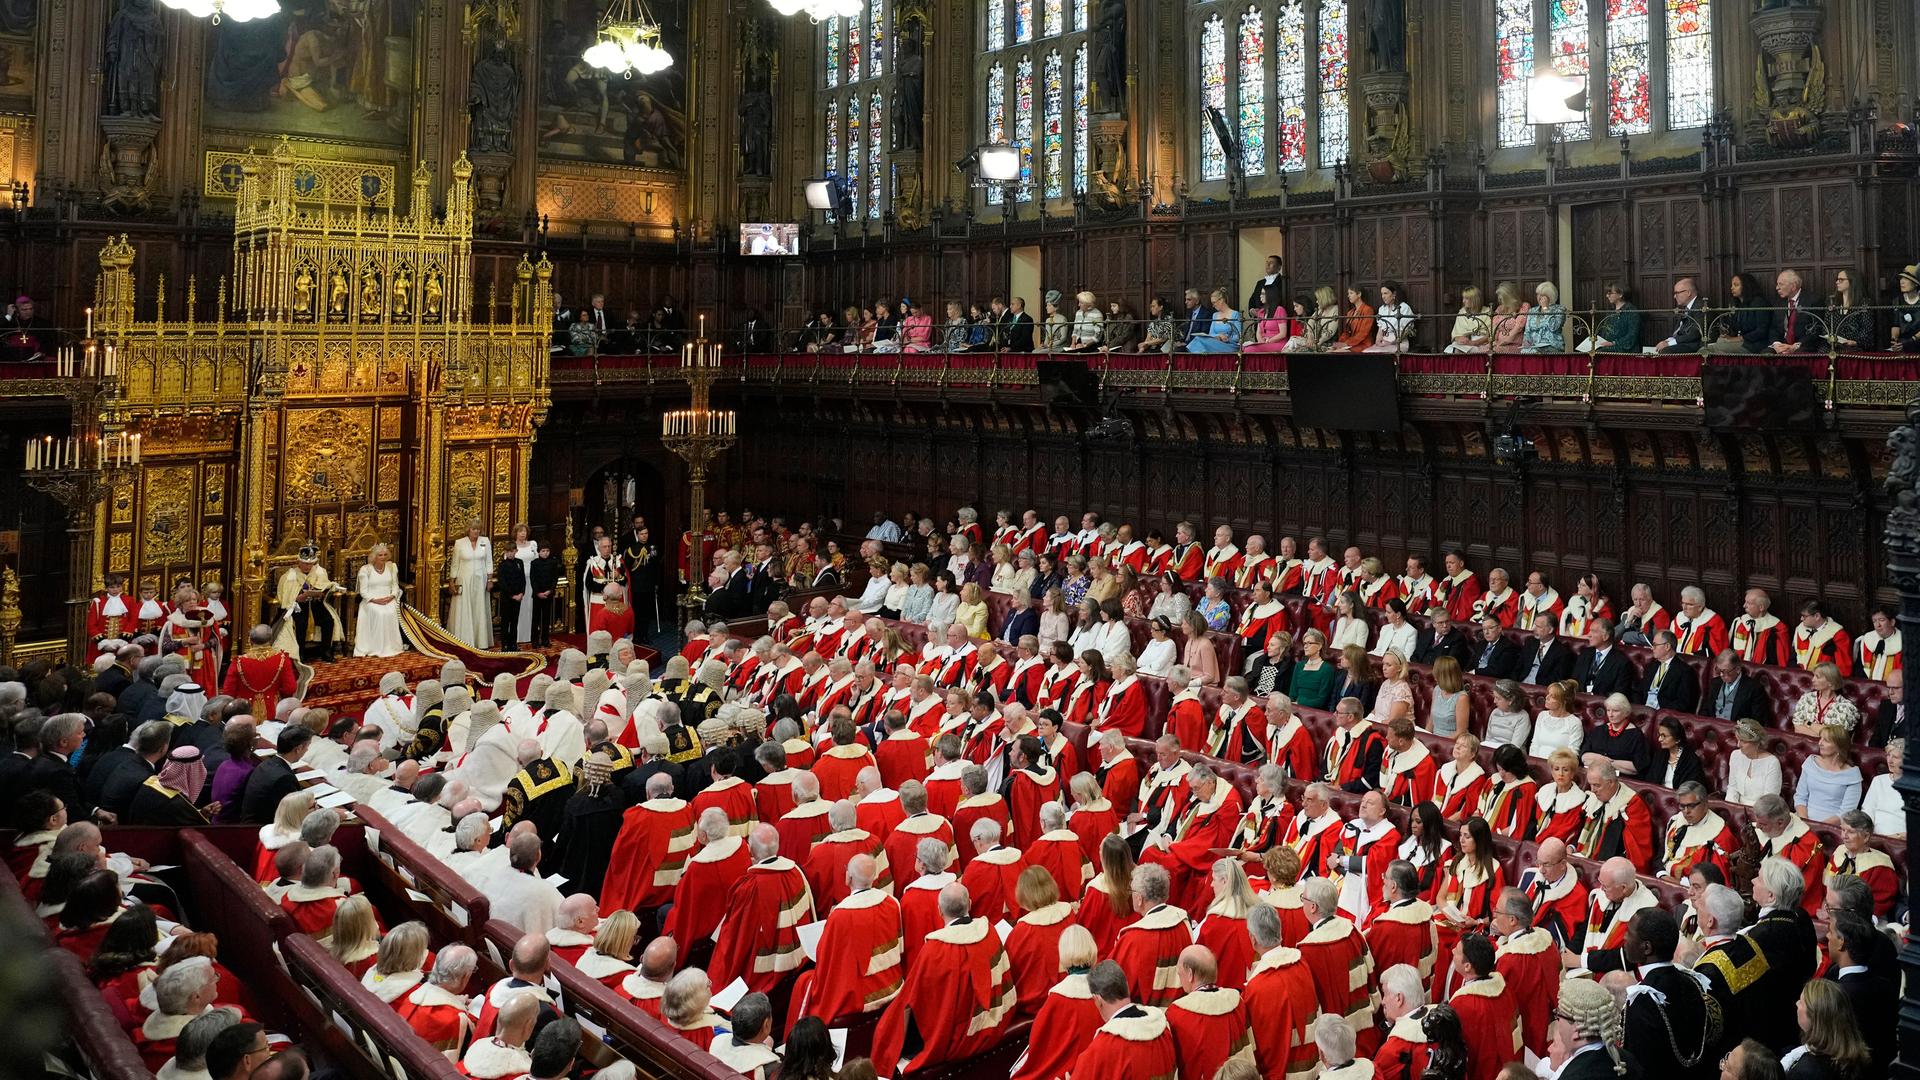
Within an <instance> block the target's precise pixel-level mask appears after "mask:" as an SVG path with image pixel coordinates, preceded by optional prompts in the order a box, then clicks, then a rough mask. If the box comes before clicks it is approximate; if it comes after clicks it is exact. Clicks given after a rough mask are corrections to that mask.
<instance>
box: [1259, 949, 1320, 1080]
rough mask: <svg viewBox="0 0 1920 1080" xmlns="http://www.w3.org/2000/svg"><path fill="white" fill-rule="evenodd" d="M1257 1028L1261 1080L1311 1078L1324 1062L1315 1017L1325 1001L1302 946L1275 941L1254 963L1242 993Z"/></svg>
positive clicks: (1303, 1079) (1300, 1079)
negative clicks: (1315, 1037)
mask: <svg viewBox="0 0 1920 1080" xmlns="http://www.w3.org/2000/svg"><path fill="white" fill-rule="evenodd" d="M1241 1002H1242V1003H1243V1004H1244V1005H1245V1007H1246V1010H1247V1020H1248V1023H1249V1025H1250V1026H1251V1028H1252V1029H1253V1031H1254V1037H1253V1060H1254V1064H1256V1065H1258V1066H1259V1067H1260V1076H1261V1078H1262V1080H1306V1078H1307V1077H1310V1076H1312V1075H1313V1073H1314V1070H1315V1068H1316V1067H1317V1066H1318V1065H1319V1064H1320V1055H1319V1051H1318V1050H1317V1049H1316V1048H1315V1047H1314V1045H1313V1022H1314V1020H1315V1019H1317V1018H1318V1017H1319V1015H1320V1001H1319V996H1318V994H1317V992H1316V991H1315V989H1314V985H1313V969H1312V968H1310V967H1308V966H1307V962H1306V959H1305V958H1304V957H1302V956H1301V955H1300V950H1298V949H1294V948H1290V947H1288V946H1285V945H1276V946H1274V947H1273V948H1272V949H1269V950H1267V952H1266V954H1265V955H1263V956H1261V957H1260V959H1258V960H1255V961H1254V962H1253V968H1252V970H1251V971H1250V972H1249V973H1248V976H1247V989H1246V992H1245V993H1244V994H1242V995H1241Z"/></svg>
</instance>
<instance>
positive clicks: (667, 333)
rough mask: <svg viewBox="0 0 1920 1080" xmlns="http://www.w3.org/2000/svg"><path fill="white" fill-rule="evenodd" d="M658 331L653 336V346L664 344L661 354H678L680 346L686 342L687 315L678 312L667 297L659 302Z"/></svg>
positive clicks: (678, 309)
mask: <svg viewBox="0 0 1920 1080" xmlns="http://www.w3.org/2000/svg"><path fill="white" fill-rule="evenodd" d="M660 330H661V332H660V333H659V334H657V335H655V344H656V345H660V344H664V345H666V346H667V348H665V349H663V350H661V351H663V352H679V351H680V346H681V344H682V343H684V342H685V341H686V340H687V313H686V312H684V311H681V310H680V307H679V305H677V304H675V303H674V300H673V297H671V296H669V297H667V298H666V299H664V300H662V301H660Z"/></svg>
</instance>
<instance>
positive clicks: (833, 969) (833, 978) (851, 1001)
mask: <svg viewBox="0 0 1920 1080" xmlns="http://www.w3.org/2000/svg"><path fill="white" fill-rule="evenodd" d="M816 952H817V953H818V956H817V959H816V961H815V966H814V968H813V970H811V971H808V972H806V973H804V974H802V975H801V976H800V978H799V980H798V981H797V982H795V983H794V987H793V1001H794V1007H793V1015H794V1017H795V1018H798V1017H802V1016H817V1017H819V1018H820V1019H821V1020H823V1021H826V1022H828V1023H829V1024H833V1022H834V1021H835V1019H836V1018H841V1017H854V1016H859V1015H861V1014H863V1013H874V1012H878V1011H880V1010H881V1009H884V1008H886V1006H887V1003H888V1002H889V1001H892V1000H893V996H894V995H895V994H897V993H899V991H900V984H901V982H902V978H903V975H902V969H901V966H900V963H901V959H902V957H903V955H904V953H903V951H902V949H901V943H900V904H899V902H898V901H896V900H895V899H894V898H893V897H891V896H889V895H887V894H886V893H885V892H883V891H881V890H879V889H875V888H863V889H860V890H858V891H856V892H854V893H852V894H851V895H849V896H848V897H847V898H846V899H844V900H842V901H840V902H839V903H838V904H835V905H834V908H833V910H832V911H831V912H829V913H828V915H827V925H826V928H825V929H824V930H823V931H822V932H821V935H820V944H819V947H818V949H817V950H816ZM842 1024H844V1021H842ZM842 1024H833V1026H842Z"/></svg>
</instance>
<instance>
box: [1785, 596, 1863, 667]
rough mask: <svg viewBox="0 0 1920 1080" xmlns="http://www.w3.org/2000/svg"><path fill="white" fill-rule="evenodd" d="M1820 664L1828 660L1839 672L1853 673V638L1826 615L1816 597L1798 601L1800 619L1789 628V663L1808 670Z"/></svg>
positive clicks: (1826, 662) (1827, 662)
mask: <svg viewBox="0 0 1920 1080" xmlns="http://www.w3.org/2000/svg"><path fill="white" fill-rule="evenodd" d="M1821 664H1832V665H1833V666H1835V667H1837V668H1839V669H1840V674H1841V676H1842V677H1843V678H1844V677H1849V676H1851V675H1852V674H1853V639H1852V638H1851V637H1849V636H1848V635H1847V632H1846V631H1845V630H1843V629H1841V627H1840V623H1839V622H1838V621H1837V620H1834V619H1832V618H1829V617H1828V615H1827V612H1826V609H1825V608H1822V607H1821V606H1820V601H1818V600H1809V601H1807V602H1806V603H1804V604H1801V605H1800V623H1799V625H1797V626H1795V627H1794V628H1793V665H1794V666H1795V667H1797V668H1800V669H1801V670H1803V671H1812V670H1813V669H1814V668H1816V667H1819V666H1820V665H1821Z"/></svg>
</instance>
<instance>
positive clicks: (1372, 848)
mask: <svg viewBox="0 0 1920 1080" xmlns="http://www.w3.org/2000/svg"><path fill="white" fill-rule="evenodd" d="M1399 850H1400V830H1399V829H1398V828H1396V827H1395V826H1394V824H1393V819H1392V818H1389V817H1387V801H1386V799H1385V798H1384V797H1382V795H1381V793H1380V792H1378V791H1369V792H1367V793H1366V794H1365V795H1362V796H1360V816H1359V817H1356V818H1354V819H1353V820H1352V821H1349V822H1347V824H1346V827H1345V829H1344V830H1342V836H1341V839H1340V847H1339V850H1338V854H1337V855H1335V856H1334V863H1335V865H1336V866H1337V867H1338V869H1339V872H1340V875H1341V877H1340V902H1339V903H1340V910H1341V911H1342V912H1344V913H1345V914H1346V915H1347V916H1348V917H1349V918H1351V919H1352V920H1353V921H1354V922H1355V923H1356V924H1357V923H1359V922H1360V920H1361V919H1362V918H1363V917H1365V916H1366V915H1367V914H1368V913H1369V912H1371V911H1372V910H1373V901H1374V898H1375V897H1378V896H1380V895H1381V879H1382V878H1383V877H1384V876H1385V874H1386V871H1387V864H1388V863H1391V862H1393V861H1394V857H1395V855H1396V854H1397V853H1398V852H1399ZM1416 891H1417V890H1416Z"/></svg>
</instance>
